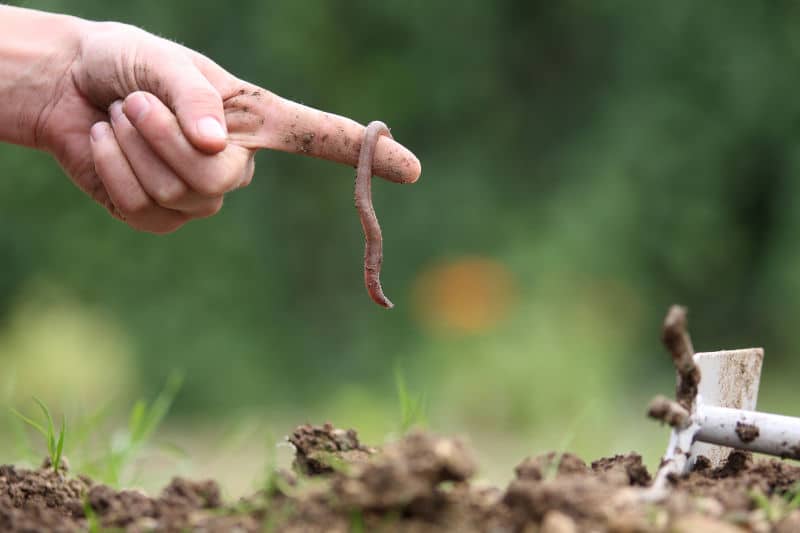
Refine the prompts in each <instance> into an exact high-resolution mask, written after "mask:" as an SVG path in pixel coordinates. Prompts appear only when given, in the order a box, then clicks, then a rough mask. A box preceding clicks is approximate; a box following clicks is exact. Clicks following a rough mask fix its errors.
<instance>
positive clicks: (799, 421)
mask: <svg viewBox="0 0 800 533" xmlns="http://www.w3.org/2000/svg"><path fill="white" fill-rule="evenodd" d="M694 418H695V420H696V421H697V423H698V425H699V426H700V429H699V430H698V431H697V434H696V437H695V439H696V440H699V441H702V442H708V443H711V444H719V445H722V446H730V447H731V448H739V449H743V450H751V451H754V452H758V453H767V454H770V455H777V456H779V457H782V458H790V459H800V418H794V417H791V416H782V415H773V414H769V413H759V412H756V411H744V410H741V409H729V408H727V407H716V406H713V405H700V406H698V409H697V413H696V414H695V417H694Z"/></svg>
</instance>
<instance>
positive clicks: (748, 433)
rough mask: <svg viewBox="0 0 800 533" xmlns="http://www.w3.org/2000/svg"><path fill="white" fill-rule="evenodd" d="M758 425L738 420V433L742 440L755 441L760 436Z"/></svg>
mask: <svg viewBox="0 0 800 533" xmlns="http://www.w3.org/2000/svg"><path fill="white" fill-rule="evenodd" d="M758 434H759V431H758V426H754V425H753V424H745V423H744V422H736V435H737V436H738V437H739V439H740V440H741V441H742V442H753V441H754V440H756V439H757V438H758Z"/></svg>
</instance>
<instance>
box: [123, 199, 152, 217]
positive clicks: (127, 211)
mask: <svg viewBox="0 0 800 533" xmlns="http://www.w3.org/2000/svg"><path fill="white" fill-rule="evenodd" d="M119 204H120V205H119V206H118V207H119V210H120V211H121V212H122V214H123V215H125V216H127V217H133V216H137V215H142V214H144V213H145V212H146V211H147V210H148V209H150V202H148V201H147V200H146V199H142V198H123V199H121V200H120V201H119Z"/></svg>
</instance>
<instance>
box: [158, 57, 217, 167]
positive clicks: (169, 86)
mask: <svg viewBox="0 0 800 533" xmlns="http://www.w3.org/2000/svg"><path fill="white" fill-rule="evenodd" d="M159 74H160V76H159V77H160V78H161V80H160V81H161V83H153V84H152V85H153V88H154V89H156V90H155V91H151V92H152V93H153V94H155V95H156V96H157V97H158V98H159V99H160V100H161V101H163V102H164V103H165V104H167V106H169V107H170V108H171V109H172V111H173V112H174V113H175V115H176V116H177V117H178V123H179V124H180V127H181V130H182V131H183V134H184V135H186V138H187V139H189V142H191V143H192V144H193V145H194V147H195V148H197V149H198V150H202V151H203V152H207V153H210V154H214V153H217V152H221V151H222V150H224V149H225V146H226V145H227V137H228V131H227V127H226V124H225V113H224V111H223V108H222V96H221V95H220V94H219V91H217V90H216V89H215V88H214V86H213V85H212V84H211V82H210V81H208V79H207V78H206V77H205V76H204V75H203V74H202V73H201V72H200V70H198V69H197V67H195V66H194V65H193V64H192V63H191V62H187V64H186V65H185V66H184V65H181V66H179V67H178V68H167V69H163V70H162V71H161V72H160V73H159Z"/></svg>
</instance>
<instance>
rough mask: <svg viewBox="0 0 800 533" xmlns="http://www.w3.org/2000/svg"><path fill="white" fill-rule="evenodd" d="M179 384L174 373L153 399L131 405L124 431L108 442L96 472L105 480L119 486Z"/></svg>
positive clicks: (177, 389)
mask: <svg viewBox="0 0 800 533" xmlns="http://www.w3.org/2000/svg"><path fill="white" fill-rule="evenodd" d="M182 384H183V376H182V375H181V374H179V373H173V374H171V375H170V376H169V378H168V379H167V381H166V383H165V385H164V388H163V389H162V390H161V392H159V394H158V395H157V396H156V398H155V399H154V400H153V401H152V402H150V403H148V402H147V401H146V400H144V399H139V400H138V401H137V402H136V403H135V404H134V406H133V408H132V409H131V412H130V414H129V415H128V425H127V428H126V430H124V431H122V432H118V433H117V434H116V435H114V437H112V439H111V441H110V442H109V443H108V445H107V454H106V455H105V456H104V457H103V458H102V460H101V468H100V469H99V475H100V477H101V478H103V479H104V481H106V483H108V484H110V485H112V486H115V487H119V486H120V484H121V481H122V473H123V471H124V470H125V468H126V467H127V466H128V465H130V464H131V463H132V462H133V461H134V460H135V459H136V458H137V456H138V455H139V453H140V452H141V451H142V450H143V449H144V448H145V447H146V445H147V444H148V443H149V441H150V439H151V438H152V436H153V434H154V433H155V431H156V429H157V428H158V427H159V426H160V425H161V422H163V421H164V417H166V415H167V413H168V412H169V409H170V407H171V406H172V403H173V401H174V400H175V397H176V396H177V394H178V391H179V390H180V388H181V386H182ZM96 475H97V474H96Z"/></svg>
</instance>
